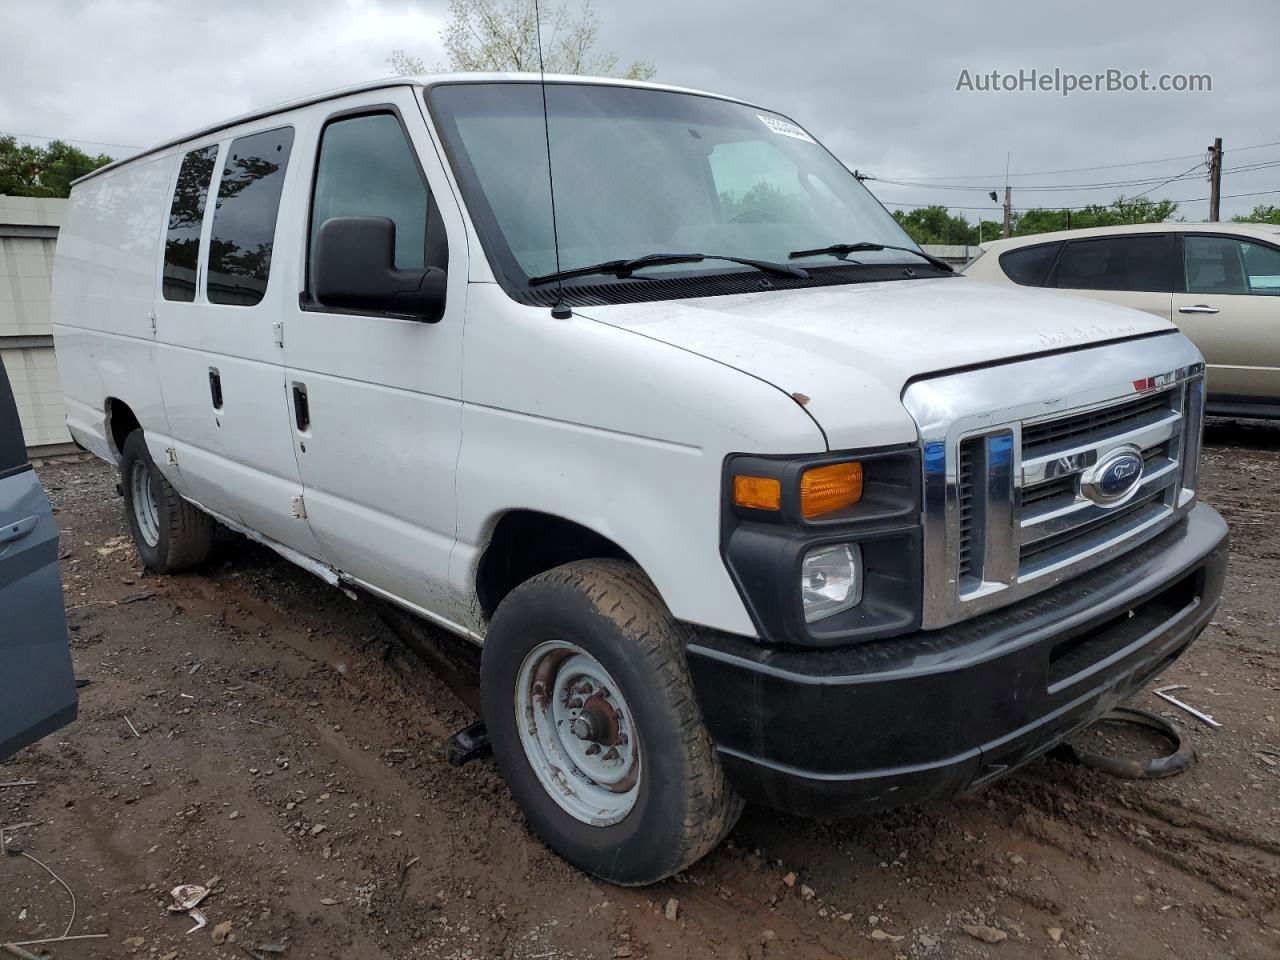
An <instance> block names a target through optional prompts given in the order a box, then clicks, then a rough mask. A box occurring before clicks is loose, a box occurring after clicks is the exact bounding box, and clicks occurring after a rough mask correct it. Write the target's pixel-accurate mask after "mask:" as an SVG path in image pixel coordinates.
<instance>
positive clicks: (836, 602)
mask: <svg viewBox="0 0 1280 960" xmlns="http://www.w3.org/2000/svg"><path fill="white" fill-rule="evenodd" d="M800 596H801V598H802V600H803V602H804V618H805V620H806V621H807V622H809V623H813V622H814V621H815V620H821V619H823V618H824V617H829V616H831V615H832V614H836V613H839V612H840V611H841V610H848V609H849V608H850V607H856V606H857V605H858V603H859V602H860V601H861V600H862V548H861V547H860V546H858V544H856V543H836V544H831V545H828V546H825V547H815V548H814V549H812V550H810V551H809V552H808V553H806V554H805V555H804V562H803V563H801V565H800Z"/></svg>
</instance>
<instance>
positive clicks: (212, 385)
mask: <svg viewBox="0 0 1280 960" xmlns="http://www.w3.org/2000/svg"><path fill="white" fill-rule="evenodd" d="M209 399H210V400H212V401H213V409H215V410H219V411H220V410H222V374H220V373H218V368H217V367H210V368H209Z"/></svg>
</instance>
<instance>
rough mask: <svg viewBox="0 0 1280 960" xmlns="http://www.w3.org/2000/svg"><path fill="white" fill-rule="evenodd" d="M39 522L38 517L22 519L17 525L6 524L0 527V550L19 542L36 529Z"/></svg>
mask: <svg viewBox="0 0 1280 960" xmlns="http://www.w3.org/2000/svg"><path fill="white" fill-rule="evenodd" d="M39 521H40V518H39V517H23V518H22V519H21V520H19V521H18V522H17V523H6V524H5V525H4V526H3V527H0V548H3V547H5V546H7V545H8V544H10V543H13V542H15V541H17V540H21V539H22V538H23V537H25V536H26V535H27V534H29V533H30V532H31V531H32V530H34V529H35V528H36V524H37V523H38V522H39Z"/></svg>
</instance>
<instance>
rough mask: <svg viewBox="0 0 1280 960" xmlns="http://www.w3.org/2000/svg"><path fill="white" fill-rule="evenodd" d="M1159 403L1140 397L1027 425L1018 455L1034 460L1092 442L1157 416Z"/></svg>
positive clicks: (1152, 397) (1161, 402)
mask: <svg viewBox="0 0 1280 960" xmlns="http://www.w3.org/2000/svg"><path fill="white" fill-rule="evenodd" d="M1162 405H1163V401H1162V400H1161V399H1160V398H1159V396H1158V395H1156V396H1141V397H1137V398H1135V399H1133V400H1129V401H1126V402H1124V403H1119V404H1115V405H1114V406H1108V407H1103V408H1101V409H1098V410H1091V411H1088V412H1085V413H1077V414H1073V415H1071V416H1069V417H1060V418H1054V419H1052V420H1049V421H1044V422H1038V423H1037V422H1034V421H1033V422H1031V423H1028V424H1024V425H1023V428H1022V454H1023V456H1024V457H1031V456H1033V455H1034V456H1038V455H1040V453H1041V452H1042V451H1044V450H1047V449H1052V448H1055V447H1058V446H1062V445H1069V444H1071V443H1072V442H1073V441H1074V440H1076V439H1077V438H1086V439H1088V440H1094V439H1096V438H1097V437H1100V436H1107V435H1109V434H1111V433H1114V432H1116V430H1117V428H1119V427H1121V426H1125V425H1126V424H1130V423H1134V422H1136V421H1140V420H1142V419H1143V418H1145V417H1150V416H1151V415H1152V414H1154V413H1161V412H1162V411H1161V407H1162Z"/></svg>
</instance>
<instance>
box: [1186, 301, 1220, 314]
mask: <svg viewBox="0 0 1280 960" xmlns="http://www.w3.org/2000/svg"><path fill="white" fill-rule="evenodd" d="M1178 312H1179V313H1217V312H1218V308H1217V307H1211V306H1209V305H1208V304H1205V303H1197V304H1196V305H1195V306H1194V307H1179V308H1178Z"/></svg>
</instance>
